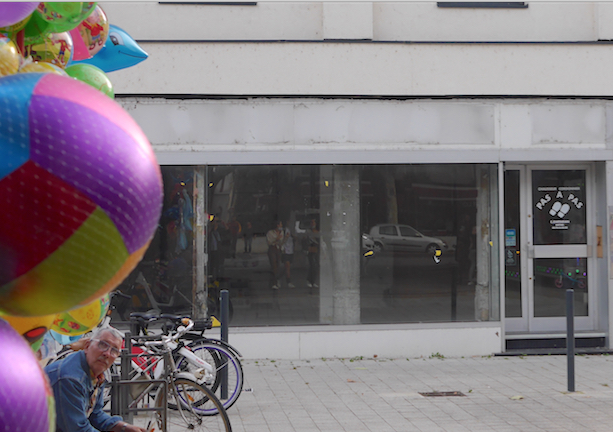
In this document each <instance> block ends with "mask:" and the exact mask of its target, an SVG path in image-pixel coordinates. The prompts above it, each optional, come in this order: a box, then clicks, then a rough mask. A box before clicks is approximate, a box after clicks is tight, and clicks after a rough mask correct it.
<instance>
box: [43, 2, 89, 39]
mask: <svg viewBox="0 0 613 432" xmlns="http://www.w3.org/2000/svg"><path fill="white" fill-rule="evenodd" d="M96 4H97V3H96V2H41V3H39V4H38V7H37V8H36V11H35V12H34V14H37V15H39V16H40V17H41V18H42V19H43V20H44V21H45V22H47V23H49V27H47V31H48V32H51V33H61V32H65V31H70V30H72V29H73V28H75V27H77V26H78V25H79V24H80V23H81V22H82V21H83V20H84V19H86V18H87V17H88V16H89V15H90V14H91V13H92V12H93V11H94V9H95V8H96Z"/></svg>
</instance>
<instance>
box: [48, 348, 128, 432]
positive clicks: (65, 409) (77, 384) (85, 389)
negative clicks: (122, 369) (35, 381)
mask: <svg viewBox="0 0 613 432" xmlns="http://www.w3.org/2000/svg"><path fill="white" fill-rule="evenodd" d="M45 372H46V373H47V376H48V377H49V382H50V383H51V387H52V388H53V395H54V396H55V409H56V413H57V416H56V425H57V432H97V431H109V430H111V428H112V427H113V426H115V425H116V424H117V422H120V421H122V418H121V417H119V416H112V417H111V416H110V415H108V414H107V413H105V412H104V411H103V410H102V407H103V404H104V398H103V393H104V387H102V389H101V391H100V392H99V393H98V397H97V399H96V401H95V404H94V406H93V411H92V412H91V414H90V415H89V418H88V416H87V410H88V408H89V404H90V399H91V398H92V396H93V394H94V390H95V387H94V381H93V380H92V378H91V373H90V370H89V365H88V364H87V360H86V358H85V352H83V351H78V352H76V353H74V354H71V355H69V356H68V357H66V358H65V359H63V360H60V361H57V362H54V363H51V364H50V365H48V366H47V367H45ZM103 386H104V385H103Z"/></svg>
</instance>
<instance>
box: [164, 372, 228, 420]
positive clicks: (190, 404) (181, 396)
mask: <svg viewBox="0 0 613 432" xmlns="http://www.w3.org/2000/svg"><path fill="white" fill-rule="evenodd" d="M171 387H172V388H173V389H172V391H171V392H170V393H171V394H172V398H171V399H169V401H168V402H169V405H170V403H172V402H174V405H175V407H176V408H175V409H174V410H168V424H169V427H172V425H175V426H181V427H182V428H187V429H189V430H194V431H208V432H216V431H226V432H229V431H231V426H230V421H229V419H228V416H227V414H226V412H225V410H224V409H223V406H222V405H221V402H220V401H219V400H218V399H217V398H216V397H215V396H214V395H213V394H212V393H211V392H210V391H209V390H208V389H206V388H204V387H202V386H200V385H199V384H198V383H196V382H193V381H191V380H187V379H182V378H178V379H177V380H175V381H174V383H173V385H171ZM172 399H174V400H172ZM209 405H210V406H209ZM212 406H215V408H214V409H215V410H216V411H217V412H218V413H220V415H216V416H203V415H202V414H200V411H202V408H203V407H205V408H207V409H208V410H210V409H211V407H212Z"/></svg>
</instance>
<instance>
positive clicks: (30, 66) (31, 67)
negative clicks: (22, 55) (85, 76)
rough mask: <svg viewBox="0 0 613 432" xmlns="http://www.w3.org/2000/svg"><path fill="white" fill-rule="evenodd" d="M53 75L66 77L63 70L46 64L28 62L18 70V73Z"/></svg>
mask: <svg viewBox="0 0 613 432" xmlns="http://www.w3.org/2000/svg"><path fill="white" fill-rule="evenodd" d="M32 72H35V73H54V74H57V75H63V76H68V74H67V73H66V72H64V69H62V68H61V67H59V66H56V65H54V64H51V63H47V62H38V61H29V62H25V63H24V64H23V65H22V66H21V67H20V68H19V72H18V73H32Z"/></svg>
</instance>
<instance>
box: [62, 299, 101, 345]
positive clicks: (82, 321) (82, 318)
mask: <svg viewBox="0 0 613 432" xmlns="http://www.w3.org/2000/svg"><path fill="white" fill-rule="evenodd" d="M108 309H109V295H108V294H106V295H105V296H103V297H102V298H99V299H98V300H94V301H93V302H91V303H89V304H87V305H85V306H82V307H80V308H77V309H72V310H69V311H66V312H61V313H59V314H57V315H55V319H54V320H53V324H52V325H51V330H53V331H56V332H58V333H59V334H63V335H67V336H78V335H82V334H83V333H87V332H88V331H90V330H91V329H93V328H94V327H96V326H97V325H98V323H100V321H102V319H103V318H104V316H105V315H106V311H107V310H108Z"/></svg>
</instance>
